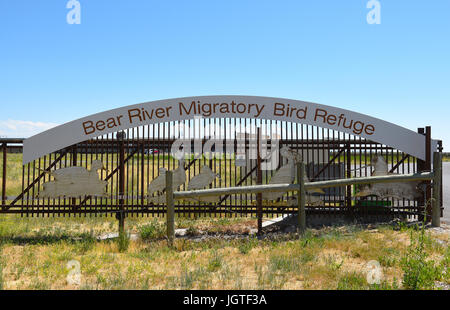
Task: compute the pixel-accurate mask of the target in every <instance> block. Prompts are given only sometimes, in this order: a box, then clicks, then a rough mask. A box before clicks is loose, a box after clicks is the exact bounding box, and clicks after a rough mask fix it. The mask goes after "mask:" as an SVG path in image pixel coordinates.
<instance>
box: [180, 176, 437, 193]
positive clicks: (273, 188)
mask: <svg viewBox="0 0 450 310" xmlns="http://www.w3.org/2000/svg"><path fill="white" fill-rule="evenodd" d="M433 177H434V173H433V172H422V173H415V174H401V175H384V176H372V177H361V178H352V179H339V180H329V181H319V182H306V183H305V189H306V190H307V191H308V190H312V189H319V188H330V187H340V186H347V185H353V184H374V183H391V182H414V181H427V180H432V179H433ZM299 189H300V185H299V184H269V185H254V186H239V187H227V188H215V189H201V190H194V191H183V192H174V193H173V196H174V198H175V199H183V198H196V197H208V196H221V195H227V194H231V195H232V194H256V193H262V192H295V191H299Z"/></svg>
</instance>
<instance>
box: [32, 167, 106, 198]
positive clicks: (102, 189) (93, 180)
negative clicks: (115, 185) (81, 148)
mask: <svg viewBox="0 0 450 310" xmlns="http://www.w3.org/2000/svg"><path fill="white" fill-rule="evenodd" d="M99 170H106V169H105V168H104V166H103V163H102V162H101V161H99V160H94V161H93V162H92V164H91V169H90V170H87V169H86V168H84V167H76V166H74V167H67V168H62V169H58V170H53V171H45V172H46V173H48V174H50V175H51V176H52V177H53V178H54V181H50V182H46V183H44V184H43V185H42V187H43V190H42V191H41V192H39V194H38V197H39V198H53V199H54V198H61V197H66V198H78V197H83V196H105V194H106V186H107V185H108V182H107V181H103V180H100V179H99V176H98V171H99Z"/></svg>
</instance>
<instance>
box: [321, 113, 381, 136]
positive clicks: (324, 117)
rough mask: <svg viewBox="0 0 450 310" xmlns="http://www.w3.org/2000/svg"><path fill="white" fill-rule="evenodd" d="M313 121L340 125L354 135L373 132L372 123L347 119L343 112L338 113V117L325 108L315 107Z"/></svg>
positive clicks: (371, 133)
mask: <svg viewBox="0 0 450 310" xmlns="http://www.w3.org/2000/svg"><path fill="white" fill-rule="evenodd" d="M314 121H315V122H322V123H324V124H328V125H331V126H337V127H342V128H346V129H350V130H351V131H352V132H353V133H354V134H355V135H360V134H361V133H363V132H365V133H366V134H367V135H369V136H370V135H373V134H374V132H375V126H373V125H372V124H367V125H366V124H365V123H363V122H361V121H355V120H352V119H347V117H345V114H340V115H339V117H338V116H337V115H335V114H329V113H328V111H327V110H324V109H319V108H317V109H316V113H315V114H314Z"/></svg>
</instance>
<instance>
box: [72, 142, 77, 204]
mask: <svg viewBox="0 0 450 310" xmlns="http://www.w3.org/2000/svg"><path fill="white" fill-rule="evenodd" d="M77 158H78V155H77V145H74V146H73V147H72V167H76V166H77ZM71 203H72V209H73V210H76V205H77V199H76V198H72V199H71Z"/></svg>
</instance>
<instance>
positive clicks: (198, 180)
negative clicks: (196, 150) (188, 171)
mask: <svg viewBox="0 0 450 310" xmlns="http://www.w3.org/2000/svg"><path fill="white" fill-rule="evenodd" d="M216 178H219V179H220V175H219V174H217V173H214V172H213V171H212V170H211V168H209V167H208V166H206V165H205V166H203V167H202V170H201V172H200V173H199V174H197V175H196V176H194V177H193V178H192V179H191V180H190V181H189V184H188V190H196V189H204V188H205V187H207V186H209V185H211V184H212V182H213V181H214V180H215V179H216Z"/></svg>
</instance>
